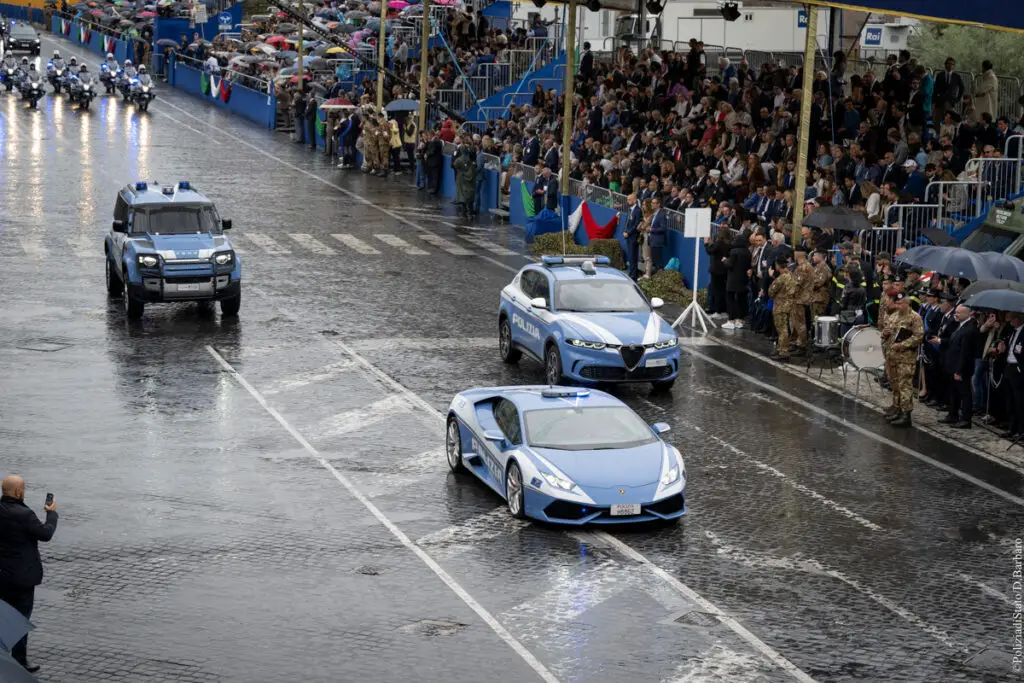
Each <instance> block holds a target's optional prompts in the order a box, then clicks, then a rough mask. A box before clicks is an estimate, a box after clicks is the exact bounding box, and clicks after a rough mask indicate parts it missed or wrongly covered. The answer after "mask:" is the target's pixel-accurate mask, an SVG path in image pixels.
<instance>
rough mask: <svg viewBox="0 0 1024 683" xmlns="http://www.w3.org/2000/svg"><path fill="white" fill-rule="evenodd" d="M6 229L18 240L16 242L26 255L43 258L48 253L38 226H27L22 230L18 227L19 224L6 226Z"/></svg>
mask: <svg viewBox="0 0 1024 683" xmlns="http://www.w3.org/2000/svg"><path fill="white" fill-rule="evenodd" d="M26 227H27V226H26ZM7 230H8V231H10V232H11V233H12V236H13V237H14V238H15V239H16V240H18V244H20V245H21V249H22V251H24V252H25V255H26V256H31V257H33V258H36V259H38V260H43V259H45V258H46V257H47V256H49V255H50V250H49V249H47V248H46V245H44V244H43V235H42V230H41V229H40V228H38V227H37V228H28V230H27V231H23V230H21V229H20V226H16V227H14V228H7Z"/></svg>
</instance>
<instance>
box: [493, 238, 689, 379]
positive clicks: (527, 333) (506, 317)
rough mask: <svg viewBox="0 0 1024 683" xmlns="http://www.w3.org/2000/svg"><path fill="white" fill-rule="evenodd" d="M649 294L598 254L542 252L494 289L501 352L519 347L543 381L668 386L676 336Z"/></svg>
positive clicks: (513, 359) (675, 362)
mask: <svg viewBox="0 0 1024 683" xmlns="http://www.w3.org/2000/svg"><path fill="white" fill-rule="evenodd" d="M663 303H664V302H662V300H661V299H658V298H656V297H655V298H653V299H651V300H650V301H648V300H647V297H645V296H644V294H643V292H642V291H641V290H640V288H639V287H637V285H636V283H635V282H633V281H632V280H631V279H630V278H629V277H628V276H627V275H626V274H625V273H623V272H622V271H620V270H618V269H617V268H613V267H611V262H610V260H609V259H608V257H606V256H577V257H562V256H545V257H543V258H542V259H541V263H539V264H536V265H528V266H526V267H524V268H523V269H522V270H520V271H519V273H518V274H517V275H516V276H515V278H514V279H513V280H512V282H511V283H509V284H508V286H506V287H505V288H504V289H503V290H502V291H501V302H500V305H499V307H498V338H499V350H500V353H501V359H502V360H503V361H505V362H506V363H517V362H519V359H520V358H521V357H522V356H523V354H526V355H527V356H530V357H532V358H534V359H536V360H537V361H539V362H540V363H542V364H543V365H544V375H545V379H546V380H547V382H548V384H552V385H554V384H561V383H563V382H566V381H569V382H571V383H574V384H593V383H597V382H651V383H652V384H653V385H654V388H655V389H656V390H666V389H669V388H671V387H672V384H673V383H674V382H675V379H676V375H678V373H679V346H678V339H677V337H676V334H675V332H674V331H673V330H672V327H671V326H670V325H669V324H668V323H667V322H665V321H664V320H663V319H662V318H661V316H659V315H658V314H657V313H656V312H655V309H656V308H659V307H660V306H662V305H663Z"/></svg>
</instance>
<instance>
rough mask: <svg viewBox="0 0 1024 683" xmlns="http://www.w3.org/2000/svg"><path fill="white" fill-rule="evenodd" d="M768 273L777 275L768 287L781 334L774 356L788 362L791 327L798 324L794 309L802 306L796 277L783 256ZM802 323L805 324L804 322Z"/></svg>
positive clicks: (778, 332)
mask: <svg viewBox="0 0 1024 683" xmlns="http://www.w3.org/2000/svg"><path fill="white" fill-rule="evenodd" d="M768 274H769V275H770V276H771V275H774V277H775V280H774V281H773V282H772V284H771V286H770V287H769V288H768V298H769V299H771V300H772V317H773V318H774V320H775V331H776V333H777V334H778V335H779V347H778V350H777V351H776V353H775V354H773V355H772V358H773V359H775V360H780V361H783V362H786V361H788V360H789V332H790V328H791V327H793V326H794V325H795V324H796V323H795V322H794V320H793V316H792V311H793V309H794V308H797V307H799V306H800V304H798V303H796V296H797V291H796V277H795V276H794V275H793V273H791V272H790V271H789V267H788V265H787V262H786V259H783V258H780V259H778V260H776V261H775V268H774V270H772V271H769V273H768ZM800 324H801V326H802V325H803V323H802V322H801V323H800ZM804 333H805V334H806V330H805V332H804Z"/></svg>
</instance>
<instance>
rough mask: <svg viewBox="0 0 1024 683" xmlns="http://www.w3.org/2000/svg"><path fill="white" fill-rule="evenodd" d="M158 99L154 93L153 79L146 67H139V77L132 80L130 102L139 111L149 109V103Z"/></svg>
mask: <svg viewBox="0 0 1024 683" xmlns="http://www.w3.org/2000/svg"><path fill="white" fill-rule="evenodd" d="M154 97H156V93H155V92H153V78H152V77H151V76H150V75H149V74H148V73H146V67H145V65H143V66H140V67H139V75H138V77H137V78H135V79H133V80H132V83H131V91H130V97H129V98H128V101H129V102H134V103H135V106H137V107H138V108H139V111H146V110H147V109H149V103H150V102H152V101H153V98H154Z"/></svg>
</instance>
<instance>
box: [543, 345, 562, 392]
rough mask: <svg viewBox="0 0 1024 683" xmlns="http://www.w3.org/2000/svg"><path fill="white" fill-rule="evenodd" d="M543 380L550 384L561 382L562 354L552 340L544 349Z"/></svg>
mask: <svg viewBox="0 0 1024 683" xmlns="http://www.w3.org/2000/svg"><path fill="white" fill-rule="evenodd" d="M544 380H545V381H546V382H547V383H548V384H550V385H552V386H555V385H558V384H561V383H562V354H561V353H559V352H558V345H557V344H555V343H554V342H552V343H550V344H548V346H547V348H546V349H544Z"/></svg>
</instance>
